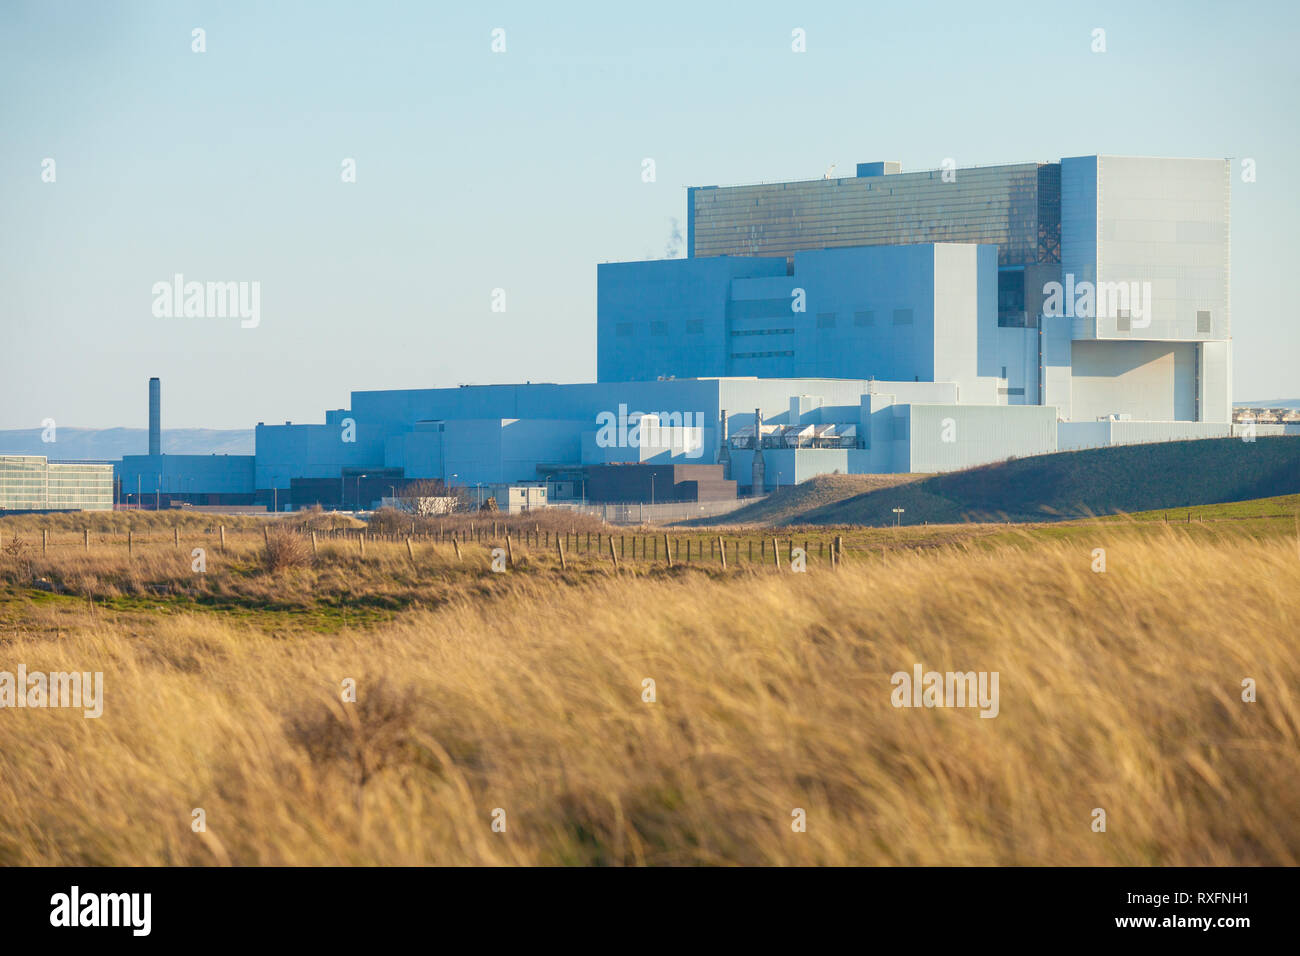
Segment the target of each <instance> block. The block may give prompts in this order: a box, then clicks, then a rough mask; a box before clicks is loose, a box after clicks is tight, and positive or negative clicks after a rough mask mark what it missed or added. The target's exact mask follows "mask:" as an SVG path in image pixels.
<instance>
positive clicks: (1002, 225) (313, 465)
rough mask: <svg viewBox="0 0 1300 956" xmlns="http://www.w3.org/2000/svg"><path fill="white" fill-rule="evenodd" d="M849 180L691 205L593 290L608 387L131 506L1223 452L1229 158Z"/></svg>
mask: <svg viewBox="0 0 1300 956" xmlns="http://www.w3.org/2000/svg"><path fill="white" fill-rule="evenodd" d="M857 173H858V174H857V175H856V176H852V177H846V178H841V179H819V180H811V181H806V182H786V183H766V184H761V185H751V186H731V187H714V186H704V187H695V188H691V189H689V190H688V191H687V209H688V236H687V244H688V250H687V252H688V254H687V257H686V258H684V259H671V260H657V261H647V262H622V263H608V264H603V265H600V266H598V268H597V322H596V336H597V375H596V379H597V381H596V382H594V383H590V384H579V385H550V384H537V385H534V384H528V385H489V386H467V387H461V388H434V389H414V390H391V391H360V392H353V393H352V399H351V403H350V405H349V407H348V408H345V409H335V410H331V411H327V412H326V413H325V416H324V423H323V424H292V423H285V424H283V425H266V424H261V423H259V424H258V426H257V431H256V454H255V456H250V457H243V458H236V457H233V456H232V457H230V458H218V457H215V456H214V457H212V458H211V459H204V458H202V457H201V456H187V460H184V461H180V460H177V459H176V457H175V456H168V455H165V454H162V453H161V449H160V448H159V447H157V446H155V445H154V443H153V441H152V439H151V452H152V454H151V455H149V456H133V457H131V458H128V459H127V460H124V462H123V467H122V470H121V475H120V477H121V480H122V488H123V491H124V492H128V491H136V490H142V491H143V492H144V493H146V494H147V493H148V492H149V491H151V490H153V488H152V487H151V481H150V479H151V478H152V484H156V485H157V486H158V487H159V488H164V487H168V483H169V482H170V487H171V488H174V489H176V490H177V491H179V492H181V493H184V492H185V491H187V490H188V489H187V488H186V482H187V481H189V482H190V484H191V485H192V486H193V487H192V490H193V491H194V492H196V493H199V492H204V493H214V494H224V495H232V496H246V497H247V498H248V499H249V500H257V501H258V502H260V503H266V504H272V502H274V503H275V504H276V506H278V507H281V508H284V507H302V506H305V505H310V504H313V503H320V504H323V505H326V506H327V507H367V506H369V505H370V504H371V503H373V502H374V501H377V500H378V499H380V498H382V497H384V496H386V495H390V494H394V493H397V489H398V488H399V487H400V486H402V485H403V484H405V483H406V482H410V481H413V480H421V479H437V480H440V481H442V482H445V483H446V484H447V485H450V486H453V487H462V488H469V489H475V490H477V491H479V493H480V495H481V494H482V492H483V491H484V490H485V489H495V490H497V492H498V493H506V494H507V497H511V495H510V493H509V489H510V488H512V487H514V488H518V486H533V485H536V486H540V487H544V488H545V489H546V491H547V493H548V494H547V498H548V500H550V501H557V500H566V499H579V498H585V499H587V500H600V499H599V496H600V495H602V494H603V495H607V496H609V499H610V500H619V501H625V500H628V498H629V496H637V495H643V494H644V491H646V490H649V493H650V494H651V495H654V494H655V489H656V488H658V489H659V493H660V494H661V495H662V496H663V499H664V500H681V499H682V498H683V497H689V496H690V495H695V496H697V497H699V498H704V497H711V496H716V497H727V496H734V495H735V494H736V493H737V491H739V492H740V493H742V494H743V493H762V492H764V491H766V490H769V489H770V488H772V487H773V486H775V485H788V484H792V483H795V482H799V481H802V480H804V479H806V478H809V477H811V476H813V475H818V474H826V473H832V472H840V473H872V472H936V471H946V470H952V469H958V468H964V467H968V466H971V465H976V464H982V463H987V462H993V461H998V460H1002V459H1006V458H1008V457H1011V456H1025V455H1033V454H1041V453H1045V452H1054V451H1058V450H1067V449H1074V448H1082V447H1089V446H1096V445H1107V444H1121V443H1130V442H1151V441H1165V440H1173V439H1189V438H1216V437H1225V436H1228V435H1231V434H1233V428H1234V426H1233V424H1232V422H1231V400H1230V395H1231V307H1230V296H1229V290H1230V281H1229V276H1230V257H1229V234H1228V231H1229V221H1230V219H1229V196H1230V166H1229V163H1228V162H1227V161H1226V160H1206V159H1148V158H1130V157H1112V156H1085V157H1076V158H1071V159H1064V160H1061V161H1060V162H1054V163H1021V164H1015V165H1008V166H990V167H980V168H973V169H956V168H945V169H940V170H931V171H923V172H911V173H905V172H902V171H901V169H900V167H899V164H897V163H891V162H877V163H864V164H861V165H860V166H859V167H858V169H857ZM151 403H152V406H153V407H152V408H151V425H156V420H157V419H156V404H157V391H156V385H155V386H151ZM1257 429H1258V433H1259V434H1269V433H1285V432H1286V431H1287V430H1294V429H1293V428H1292V426H1283V425H1274V426H1266V425H1259V426H1257ZM637 465H639V466H650V470H649V471H647V470H646V468H645V467H642V468H639V469H635V470H625V471H622V472H617V471H612V470H611V469H620V468H626V467H627V466H637ZM687 466H695V467H696V468H699V467H700V466H712V467H710V468H707V469H705V470H700V471H695V472H690V471H689V469H688V468H687ZM659 469H662V472H661V471H660V470H659ZM679 469H686V470H680V471H679ZM688 473H689V474H690V475H691V476H692V477H689V478H684V477H682V476H684V475H687V474H688ZM664 482H667V485H665V484H663V483H664ZM133 484H134V485H135V486H136V487H135V488H133V487H132V485H133ZM669 488H671V491H669V490H668V489H669ZM523 500H525V501H531V500H533V499H532V498H531V497H529V496H528V495H524V496H523Z"/></svg>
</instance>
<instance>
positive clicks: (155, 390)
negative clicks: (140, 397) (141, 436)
mask: <svg viewBox="0 0 1300 956" xmlns="http://www.w3.org/2000/svg"><path fill="white" fill-rule="evenodd" d="M161 419H162V382H161V381H160V380H159V379H157V378H151V379H149V454H151V455H161V454H162V422H161Z"/></svg>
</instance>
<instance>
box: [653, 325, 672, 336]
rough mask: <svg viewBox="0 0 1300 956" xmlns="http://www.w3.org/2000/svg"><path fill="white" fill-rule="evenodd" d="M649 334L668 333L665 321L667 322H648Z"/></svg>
mask: <svg viewBox="0 0 1300 956" xmlns="http://www.w3.org/2000/svg"><path fill="white" fill-rule="evenodd" d="M650 334H651V335H667V334H668V323H667V322H651V323H650Z"/></svg>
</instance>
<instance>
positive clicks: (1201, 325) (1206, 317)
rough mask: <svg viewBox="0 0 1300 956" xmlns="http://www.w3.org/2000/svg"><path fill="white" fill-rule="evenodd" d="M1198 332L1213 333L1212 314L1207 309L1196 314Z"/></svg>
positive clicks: (1199, 310)
mask: <svg viewBox="0 0 1300 956" xmlns="http://www.w3.org/2000/svg"><path fill="white" fill-rule="evenodd" d="M1196 331H1197V332H1201V333H1207V334H1208V333H1209V332H1211V331H1212V328H1211V325H1210V313H1209V311H1208V310H1207V309H1198V310H1197V312H1196Z"/></svg>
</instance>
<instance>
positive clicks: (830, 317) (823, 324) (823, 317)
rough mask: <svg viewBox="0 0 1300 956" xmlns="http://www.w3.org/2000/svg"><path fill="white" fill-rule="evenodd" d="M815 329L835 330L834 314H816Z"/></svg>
mask: <svg viewBox="0 0 1300 956" xmlns="http://www.w3.org/2000/svg"><path fill="white" fill-rule="evenodd" d="M817 328H819V329H833V328H835V313H834V312H819V313H817Z"/></svg>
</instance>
